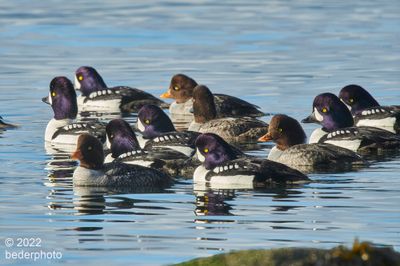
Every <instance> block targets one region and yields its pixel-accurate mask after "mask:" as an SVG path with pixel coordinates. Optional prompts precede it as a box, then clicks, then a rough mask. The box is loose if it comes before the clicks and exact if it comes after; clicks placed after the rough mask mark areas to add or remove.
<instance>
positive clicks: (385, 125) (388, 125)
mask: <svg viewBox="0 0 400 266" xmlns="http://www.w3.org/2000/svg"><path fill="white" fill-rule="evenodd" d="M395 123H396V117H386V118H382V119H360V120H359V121H358V122H357V124H356V126H358V127H362V126H366V127H376V128H381V129H384V130H387V131H390V132H392V133H395V134H396V131H395V130H394V125H395Z"/></svg>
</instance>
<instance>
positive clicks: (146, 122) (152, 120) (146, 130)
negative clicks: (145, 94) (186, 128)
mask: <svg viewBox="0 0 400 266" xmlns="http://www.w3.org/2000/svg"><path fill="white" fill-rule="evenodd" d="M137 128H138V129H139V130H140V132H142V134H143V136H144V137H145V138H155V137H158V136H160V135H161V134H163V133H166V132H172V131H175V127H174V124H173V123H172V121H171V119H170V118H169V117H168V115H167V114H166V113H164V111H163V110H162V109H161V108H160V107H158V106H155V105H151V104H148V105H144V106H143V107H142V108H140V110H139V112H138V119H137Z"/></svg>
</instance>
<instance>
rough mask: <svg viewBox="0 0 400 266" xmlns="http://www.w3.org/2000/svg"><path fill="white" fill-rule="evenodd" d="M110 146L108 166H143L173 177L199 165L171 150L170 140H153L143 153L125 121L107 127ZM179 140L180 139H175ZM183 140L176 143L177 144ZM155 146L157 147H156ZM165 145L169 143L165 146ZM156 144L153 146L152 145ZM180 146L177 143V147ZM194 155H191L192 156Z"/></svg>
mask: <svg viewBox="0 0 400 266" xmlns="http://www.w3.org/2000/svg"><path fill="white" fill-rule="evenodd" d="M106 131H107V145H108V146H109V148H110V150H111V153H110V154H108V155H107V157H106V162H111V161H114V160H118V161H119V162H122V163H126V164H135V165H142V166H146V167H152V168H155V169H158V170H161V171H164V172H166V173H168V174H171V175H184V176H187V173H188V172H189V173H190V171H192V170H190V169H191V168H193V167H194V166H196V165H198V163H196V162H195V161H192V160H189V158H188V156H187V155H185V154H184V153H182V152H180V151H177V150H174V149H170V148H169V146H168V144H171V143H173V141H171V140H170V139H169V138H168V140H167V138H164V137H162V140H161V139H159V138H160V137H156V138H155V139H152V140H150V141H149V142H148V143H147V145H146V147H145V148H144V149H142V148H141V147H140V146H139V142H138V140H137V138H136V135H135V133H134V132H133V130H132V128H131V127H130V125H129V124H128V123H127V122H126V121H125V120H122V119H114V120H112V121H110V122H109V123H108V125H107V127H106ZM173 136H174V137H176V136H177V135H176V134H175V135H173ZM182 138H183V137H180V138H178V139H177V142H178V141H179V140H181V139H182ZM153 142H154V143H153ZM162 142H167V144H166V145H165V146H163V145H162ZM153 144H154V145H153ZM178 144H179V143H176V144H175V145H176V146H177V145H178ZM191 153H192V152H191Z"/></svg>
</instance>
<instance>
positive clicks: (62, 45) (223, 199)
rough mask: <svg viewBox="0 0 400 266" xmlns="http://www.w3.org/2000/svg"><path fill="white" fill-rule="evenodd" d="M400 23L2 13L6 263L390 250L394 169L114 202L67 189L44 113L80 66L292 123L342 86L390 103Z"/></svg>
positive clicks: (0, 137) (350, 15)
mask: <svg viewBox="0 0 400 266" xmlns="http://www.w3.org/2000/svg"><path fill="white" fill-rule="evenodd" d="M399 14H400V2H399V1H396V0H387V1H370V2H369V1H329V2H326V1H323V2H321V1H314V0H309V1H208V0H204V1H175V0H170V1H156V0H153V1H125V0H120V1H107V2H104V3H101V2H99V1H61V0H60V1H56V0H53V1H28V0H26V1H24V0H15V1H0V40H1V41H0V58H1V61H0V102H1V104H0V115H2V116H3V117H4V118H5V119H6V120H7V121H9V122H13V123H15V124H18V125H20V128H18V129H16V130H9V131H5V132H1V133H0V186H1V193H0V199H1V204H0V213H1V216H0V228H1V233H0V236H1V239H2V240H1V242H0V246H1V249H2V250H1V254H0V257H1V261H2V263H4V264H8V263H16V264H25V265H35V264H47V263H63V264H69V265H76V264H85V265H99V264H101V265H110V264H113V265H122V264H124V265H132V264H136V265H160V264H171V263H176V262H182V261H185V260H188V259H192V258H196V257H204V256H210V255H213V254H217V253H221V252H228V251H231V250H239V249H257V248H278V247H318V248H331V247H333V246H336V245H338V244H345V245H351V243H352V242H353V240H354V239H355V238H356V237H358V238H359V239H360V240H368V241H372V242H374V243H375V244H377V245H381V246H391V247H393V248H394V249H395V250H397V251H399V250H400V176H399V171H400V166H399V163H400V157H399V156H397V157H396V156H394V157H390V158H386V159H385V160H380V161H373V162H372V164H371V166H370V167H368V168H364V169H362V170H359V171H356V172H346V173H336V174H311V175H310V178H311V179H312V180H313V181H315V182H313V183H311V184H307V185H303V186H297V187H286V188H279V187H278V188H268V189H263V190H256V191H253V190H244V191H243V190H242V191H234V190H217V191H215V190H214V191H213V190H208V191H204V190H197V189H196V188H194V187H193V183H192V181H191V180H182V181H180V182H178V183H177V184H175V185H174V186H173V187H171V188H170V189H167V190H166V191H163V192H156V193H132V194H110V193H107V192H104V191H94V190H89V189H82V188H81V189H80V188H74V187H73V186H72V182H71V173H72V171H73V169H74V167H75V166H76V162H74V161H71V160H69V156H68V154H57V155H54V154H52V153H49V152H48V151H46V150H45V148H44V140H43V135H44V128H45V126H46V124H47V122H48V120H49V119H50V118H51V117H52V112H51V109H50V108H49V106H47V105H45V104H43V103H42V102H41V100H40V99H41V98H42V97H43V96H46V95H47V94H48V85H49V82H50V81H51V79H52V78H53V77H55V76H60V75H65V76H67V77H69V78H71V79H72V78H73V73H74V71H75V69H77V68H78V67H79V66H81V65H90V66H94V67H95V68H96V69H98V71H99V72H100V73H101V75H102V76H103V78H104V79H105V81H106V83H107V84H108V85H110V86H113V85H129V86H133V87H137V88H140V89H143V90H146V91H148V92H151V93H153V94H154V95H160V94H161V93H163V92H164V91H165V90H166V89H167V87H168V85H169V81H170V79H171V77H172V75H173V74H176V73H185V74H187V75H189V76H191V77H193V78H194V79H196V80H197V81H198V82H199V83H203V84H206V85H208V87H209V88H210V89H211V90H213V91H214V92H222V93H228V94H231V95H235V96H238V97H241V98H243V99H245V100H248V101H251V102H253V103H255V104H257V105H259V106H260V107H261V108H262V110H264V111H265V112H267V113H285V114H288V115H290V116H293V117H295V118H297V119H302V118H304V117H306V116H307V115H308V114H309V113H310V111H311V104H312V100H313V98H314V96H315V95H317V94H319V93H322V92H326V91H331V92H333V93H338V92H339V90H340V89H341V88H342V87H343V86H345V85H347V84H350V83H356V84H360V85H362V86H364V87H365V88H367V89H368V90H370V92H371V93H372V94H373V95H374V96H375V97H376V98H377V100H378V101H379V102H381V103H382V104H385V105H390V104H400V91H399V88H400V65H399V62H400V16H399ZM105 119H107V117H106V118H105ZM263 119H264V120H265V121H269V119H270V117H268V116H267V117H265V118H263ZM128 120H130V121H131V122H133V121H134V118H133V117H131V118H128ZM304 127H305V129H306V131H307V133H308V134H309V133H310V132H311V130H313V129H314V128H316V127H317V126H316V125H312V124H311V125H310V124H307V125H304ZM270 147H271V146H270V145H261V146H259V147H258V148H255V149H254V150H253V151H251V153H252V154H256V155H259V156H267V154H268V151H269V149H270ZM19 237H22V238H23V237H25V238H26V237H27V238H29V237H35V238H40V239H41V247H35V248H32V247H27V248H25V250H26V251H38V250H43V251H46V252H47V251H53V250H55V251H57V252H61V253H62V258H61V259H53V260H48V259H47V260H45V259H43V260H39V261H36V262H34V261H32V260H27V259H17V260H11V259H7V258H6V252H11V251H20V250H21V247H17V246H15V244H16V243H14V245H13V246H12V247H7V246H6V244H5V242H4V241H5V239H7V238H12V239H14V240H17V238H19ZM3 240H4V241H3Z"/></svg>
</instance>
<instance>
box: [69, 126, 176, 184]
mask: <svg viewBox="0 0 400 266" xmlns="http://www.w3.org/2000/svg"><path fill="white" fill-rule="evenodd" d="M72 158H73V159H77V160H79V161H80V166H78V167H77V168H76V169H75V171H74V174H73V181H74V185H77V186H98V187H110V188H115V187H133V188H135V187H165V186H168V185H170V184H171V182H172V179H171V177H170V176H168V175H167V174H165V173H162V172H160V171H158V170H156V169H153V168H148V167H144V166H140V165H127V164H123V163H121V162H119V161H115V162H112V163H106V164H104V151H103V147H102V144H101V143H100V142H99V140H98V139H97V138H95V137H93V136H91V135H89V134H82V135H81V136H80V137H79V139H78V144H77V149H76V151H75V152H74V153H73V155H72Z"/></svg>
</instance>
